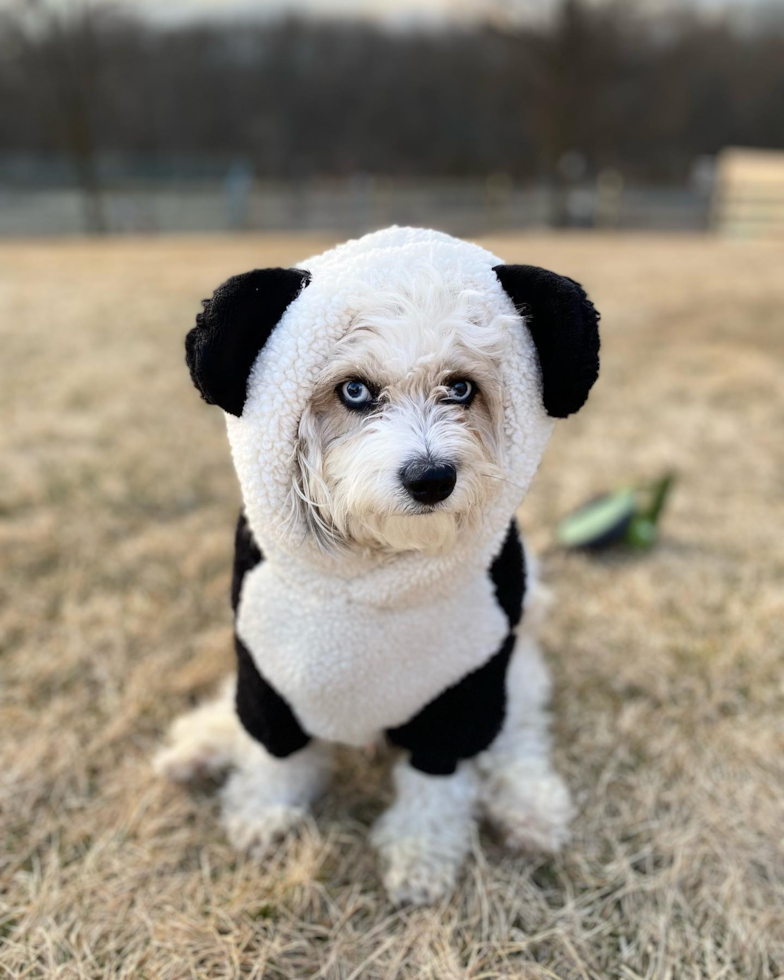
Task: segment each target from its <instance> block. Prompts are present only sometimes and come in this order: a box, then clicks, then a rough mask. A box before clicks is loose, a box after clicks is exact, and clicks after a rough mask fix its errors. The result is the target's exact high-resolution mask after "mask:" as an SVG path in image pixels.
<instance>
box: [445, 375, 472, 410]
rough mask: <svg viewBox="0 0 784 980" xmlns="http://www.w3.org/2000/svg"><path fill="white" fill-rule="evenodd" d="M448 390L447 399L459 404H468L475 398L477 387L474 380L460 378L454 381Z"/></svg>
mask: <svg viewBox="0 0 784 980" xmlns="http://www.w3.org/2000/svg"><path fill="white" fill-rule="evenodd" d="M447 390H448V392H449V394H448V395H447V401H450V402H455V403H456V404H458V405H466V404H467V403H468V402H470V401H471V399H472V398H473V396H474V392H475V390H476V389H475V387H474V383H473V381H467V380H465V379H463V378H460V379H459V380H458V381H452V382H451V383H450V384H449V385H448V386H447Z"/></svg>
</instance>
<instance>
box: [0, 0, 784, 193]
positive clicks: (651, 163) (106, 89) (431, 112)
mask: <svg viewBox="0 0 784 980" xmlns="http://www.w3.org/2000/svg"><path fill="white" fill-rule="evenodd" d="M782 106H784V29H782V25H781V24H779V25H778V26H776V25H775V24H771V25H770V26H769V27H768V29H766V30H761V29H760V30H740V29H738V28H737V27H736V26H733V23H732V22H731V21H730V20H727V19H724V20H721V19H718V20H717V19H713V20H706V19H705V18H700V17H698V16H696V15H694V14H688V13H686V14H683V13H681V14H677V13H676V14H672V15H670V16H667V17H663V16H657V17H655V16H650V15H648V14H647V13H646V10H645V7H644V5H643V4H642V3H634V2H631V0H622V2H621V0H619V2H615V3H606V4H599V5H597V4H595V3H588V2H582V0H563V2H562V3H561V4H560V7H559V8H558V11H557V14H556V16H555V17H554V18H553V19H552V20H550V21H548V23H547V24H544V25H539V26H532V25H530V24H529V25H519V24H518V25H517V26H514V25H513V24H512V23H510V24H507V25H506V26H499V25H498V24H497V23H496V24H491V23H487V24H477V25H475V26H473V27H470V28H469V27H460V28H458V27H447V28H444V29H442V30H435V29H423V28H419V29H416V30H413V29H412V30H406V31H403V30H398V31H390V30H387V29H384V28H382V27H380V26H374V25H372V24H369V23H359V22H330V21H320V20H305V19H301V20H298V19H283V20H279V21H277V22H255V23H244V24H242V25H239V26H238V25H237V24H232V25H228V24H221V23H209V24H184V25H181V26H178V27H177V28H163V27H156V26H155V25H152V24H150V23H148V22H142V21H139V20H135V19H133V18H132V17H130V16H129V15H127V14H123V13H122V12H118V11H117V10H116V9H115V10H107V9H105V8H90V7H85V6H84V5H81V6H78V7H75V8H74V10H73V11H72V12H71V13H70V14H68V13H66V14H63V13H62V6H61V5H58V6H53V7H51V8H50V7H48V6H47V5H46V2H45V0H39V2H38V3H36V4H34V5H30V4H20V6H19V7H18V8H13V7H12V8H11V9H10V11H7V12H6V13H5V14H3V16H2V19H0V153H7V152H18V151H25V152H27V151H30V152H35V153H39V154H58V153H59V154H67V155H68V156H69V157H70V159H71V160H72V161H74V162H75V164H76V166H77V169H78V170H79V173H80V179H81V180H82V182H83V183H84V184H86V185H89V184H90V182H91V181H92V180H93V179H94V174H93V170H94V161H95V159H96V158H97V157H98V156H99V155H100V154H106V153H118V154H134V155H135V154H138V155H142V156H145V157H155V156H161V157H164V156H170V155H172V154H177V155H185V156H188V155H209V154H218V155H221V156H225V157H226V158H227V159H228V158H233V157H242V158H244V159H247V160H248V161H249V162H250V164H251V165H252V167H253V168H254V171H255V173H256V174H257V175H258V176H268V177H284V178H291V177H306V176H312V175H347V174H354V173H358V172H365V173H374V174H387V175H398V176H407V175H416V176H420V175H440V176H444V175H455V176H458V175H459V176H467V175H477V174H487V173H489V172H496V171H500V172H505V173H508V174H510V175H511V176H512V177H514V178H515V179H532V178H537V177H548V176H550V175H552V174H553V173H555V172H557V170H558V164H559V161H561V160H563V159H564V156H565V155H566V154H571V156H572V157H574V152H573V151H577V152H578V153H579V154H580V155H581V158H582V159H583V160H584V161H585V164H586V166H587V168H588V170H589V171H592V172H593V171H598V170H600V169H602V168H607V167H610V168H615V169H618V170H620V171H621V172H622V173H624V175H626V176H628V177H631V178H636V179H646V180H660V181H669V180H681V179H683V178H684V177H685V176H686V175H687V174H688V172H689V169H690V167H691V164H692V162H693V160H694V158H695V157H697V156H699V155H701V154H709V153H713V152H715V151H717V150H718V149H720V148H721V147H722V146H724V145H726V144H741V145H754V146H771V147H784V112H783V111H782Z"/></svg>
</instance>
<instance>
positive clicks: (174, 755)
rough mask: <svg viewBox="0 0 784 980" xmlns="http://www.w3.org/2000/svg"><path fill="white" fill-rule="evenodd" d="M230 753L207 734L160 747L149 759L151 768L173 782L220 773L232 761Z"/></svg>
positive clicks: (207, 777)
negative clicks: (200, 737) (151, 759)
mask: <svg viewBox="0 0 784 980" xmlns="http://www.w3.org/2000/svg"><path fill="white" fill-rule="evenodd" d="M233 761H234V760H233V755H232V753H231V752H229V751H227V750H226V747H225V746H224V745H221V744H216V743H215V742H213V741H211V740H210V738H209V737H206V738H202V739H189V740H187V741H179V742H175V743H174V744H173V745H167V746H164V748H162V749H160V750H159V751H158V752H157V753H156V755H155V756H154V758H153V761H152V766H153V770H154V771H155V772H156V773H157V774H158V775H159V776H163V777H164V778H166V779H170V780H172V781H173V782H175V783H189V782H192V781H196V780H200V779H211V778H213V777H215V776H220V775H222V774H223V773H224V772H225V771H226V770H227V769H228V768H229V767H230V766H231V764H232V762H233Z"/></svg>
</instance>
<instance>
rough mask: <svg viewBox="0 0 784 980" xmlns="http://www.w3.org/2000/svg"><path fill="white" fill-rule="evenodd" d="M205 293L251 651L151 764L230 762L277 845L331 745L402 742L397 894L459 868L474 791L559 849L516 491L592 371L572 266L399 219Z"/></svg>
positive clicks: (566, 808) (245, 642) (392, 855)
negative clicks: (408, 225) (232, 480)
mask: <svg viewBox="0 0 784 980" xmlns="http://www.w3.org/2000/svg"><path fill="white" fill-rule="evenodd" d="M204 307H205V308H204V312H203V313H201V314H200V315H199V317H198V318H197V325H196V327H195V328H194V329H193V330H191V332H190V333H189V335H188V338H187V341H186V348H187V361H188V365H189V367H190V370H191V374H192V377H193V380H194V382H195V384H196V386H197V387H198V388H199V390H200V391H201V393H202V395H203V396H204V398H205V399H206V400H207V401H208V402H210V403H213V404H217V405H219V406H220V407H221V408H223V409H224V411H225V412H226V419H227V426H228V435H229V441H230V443H231V448H232V453H233V457H234V464H235V467H236V470H237V474H238V477H239V481H240V486H241V488H242V494H243V501H244V509H243V513H242V515H241V516H240V522H239V525H238V528H237V540H236V558H235V569H234V582H233V589H232V597H233V605H234V609H235V613H236V621H235V627H236V629H235V633H236V647H237V654H238V674H237V679H236V682H234V681H233V682H232V684H231V685H230V686H228V687H226V688H225V689H224V691H223V693H222V694H221V695H220V696H219V697H218V699H217V700H215V701H214V702H212V703H209V704H206V705H204V706H202V707H201V708H199V709H197V710H196V711H194V712H192V713H191V714H189V715H186V716H185V717H183V718H181V719H179V720H178V721H177V722H176V723H175V724H174V726H173V728H172V731H171V739H170V745H169V747H168V748H166V749H164V750H163V751H162V752H161V753H160V755H159V757H158V767H159V769H160V771H162V772H164V773H166V774H167V775H169V776H170V777H172V778H174V779H180V780H187V779H189V778H191V777H192V776H193V775H195V774H197V773H204V772H217V771H220V770H223V769H230V770H231V771H230V774H229V777H228V781H227V783H226V784H225V786H224V788H223V791H222V803H223V818H224V824H225V827H226V830H227V833H228V835H229V837H230V839H231V841H232V842H233V843H234V844H235V845H236V846H237V847H239V848H242V849H247V850H251V851H254V852H263V851H264V850H266V849H267V848H269V847H270V845H271V844H272V843H273V842H274V841H275V840H277V839H279V837H280V836H281V835H282V834H283V833H285V832H286V831H287V830H288V829H289V828H290V827H292V825H294V824H295V823H296V822H297V821H298V820H299V819H301V817H302V815H303V814H304V813H305V812H306V809H307V807H308V805H309V804H310V803H311V801H312V800H313V799H314V798H315V796H316V795H317V794H318V793H320V792H321V791H322V790H323V789H324V788H325V787H326V786H327V783H328V779H329V773H330V746H331V744H334V743H343V744H348V745H355V746H364V745H367V744H368V743H372V742H373V741H375V740H377V739H379V738H385V739H386V740H387V741H388V742H390V743H392V744H393V745H395V746H398V747H399V748H400V749H402V750H403V751H402V753H401V757H400V759H399V761H398V762H397V764H396V768H395V786H396V791H397V795H396V800H395V802H394V804H393V805H392V807H391V808H390V809H389V810H388V811H387V812H386V813H385V814H384V815H383V816H382V817H381V818H380V820H379V822H378V823H377V825H376V826H375V827H374V829H373V832H372V839H373V841H374V843H375V845H376V847H377V848H378V850H379V852H380V855H381V859H382V864H383V866H384V881H385V884H386V887H387V889H388V891H389V894H390V896H391V898H392V899H393V901H395V902H405V901H409V902H416V903H425V902H432V901H435V900H437V899H439V898H441V897H442V896H444V895H445V894H447V893H448V892H449V891H450V890H451V889H452V887H453V886H454V883H455V881H456V878H457V875H458V873H459V871H460V867H461V864H462V862H463V860H464V858H465V855H466V853H467V851H468V848H469V846H470V842H471V837H472V831H473V827H474V822H475V821H476V820H477V819H478V817H479V816H480V815H481V814H484V815H485V816H486V817H487V818H488V819H489V820H490V821H491V822H492V823H494V824H495V825H496V826H497V827H498V828H500V830H501V832H502V834H503V835H504V837H505V839H506V840H507V842H508V843H509V844H510V845H511V846H513V847H516V848H532V849H540V850H546V851H554V850H556V849H557V848H558V847H559V846H560V845H561V844H562V843H563V842H564V840H565V839H566V838H567V834H568V824H569V819H570V814H571V806H570V802H569V796H568V793H567V790H566V787H565V786H564V784H563V782H562V781H561V779H560V778H559V777H558V776H557V775H556V774H555V773H554V772H553V770H552V769H551V766H550V762H549V744H548V734H547V726H548V718H547V713H546V703H547V700H548V695H549V681H548V676H547V672H546V670H545V667H544V665H543V662H542V659H541V657H540V654H539V651H538V649H537V645H536V640H535V636H534V630H535V625H536V623H535V620H536V615H535V606H536V602H535V590H534V583H533V581H532V574H531V566H530V562H526V559H525V554H524V551H523V548H522V545H521V542H520V539H519V536H518V533H517V528H516V525H515V522H514V513H515V510H516V509H517V507H518V506H519V504H520V502H521V500H522V499H523V497H524V495H525V493H526V491H527V490H528V487H529V485H530V483H531V480H532V479H533V476H534V473H535V471H536V468H537V466H538V464H539V461H540V458H541V456H542V452H543V450H544V448H545V445H546V443H547V441H548V439H549V437H550V434H551V431H552V428H553V425H554V420H555V418H557V417H563V416H565V415H568V414H570V413H571V412H574V411H576V410H577V409H578V408H580V406H581V405H582V404H583V402H584V401H585V399H586V397H587V395H588V392H589V389H590V388H591V386H592V384H593V382H594V381H595V379H596V376H597V373H598V349H599V338H598V315H597V314H596V312H595V310H594V308H593V306H592V305H591V303H590V301H589V300H588V299H587V297H586V295H585V293H584V292H583V290H582V288H581V287H580V286H579V285H578V284H577V283H575V282H573V281H572V280H570V279H566V278H564V277H561V276H558V275H555V274H554V273H551V272H546V271H545V270H542V269H537V268H535V267H532V266H509V265H503V264H502V263H501V260H500V259H499V258H497V257H496V256H493V255H491V254H490V253H489V252H487V251H485V250H484V249H482V248H479V247H478V246H476V245H470V244H467V243H465V242H461V241H458V240H456V239H453V238H450V237H449V236H447V235H443V234H439V233H436V232H432V231H423V230H416V229H405V228H403V229H401V228H390V229H387V230H386V231H382V232H378V233H376V234H373V235H368V236H366V237H365V238H362V239H360V240H359V241H353V242H348V243H347V244H345V245H342V246H340V247H338V248H336V249H333V250H331V251H329V252H326V253H325V254H323V255H320V256H317V257H315V258H312V259H309V260H306V261H304V262H302V263H301V264H300V266H299V267H298V268H296V269H263V270H256V271H254V272H250V273H246V274H244V275H240V276H236V277H234V278H233V279H230V280H229V281H228V282H227V283H224V284H223V285H222V286H221V287H220V288H219V289H218V290H217V291H216V292H215V294H214V296H213V297H212V299H211V300H209V301H205V304H204Z"/></svg>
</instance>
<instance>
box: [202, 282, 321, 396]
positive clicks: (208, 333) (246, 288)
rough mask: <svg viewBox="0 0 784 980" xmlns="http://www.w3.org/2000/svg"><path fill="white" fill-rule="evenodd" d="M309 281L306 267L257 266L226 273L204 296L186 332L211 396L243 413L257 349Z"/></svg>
mask: <svg viewBox="0 0 784 980" xmlns="http://www.w3.org/2000/svg"><path fill="white" fill-rule="evenodd" d="M309 282H310V273H309V272H305V271H304V270H303V269H254V270H253V272H245V273H243V274H242V275H240V276H232V277H231V279H227V280H226V282H224V283H223V285H222V286H218V288H217V289H216V290H215V292H214V293H213V296H212V299H205V300H203V301H202V302H203V305H204V310H203V312H202V313H199V315H198V316H197V317H196V326H195V327H194V328H193V329H192V330H190V331H189V333H188V335H187V337H186V338H185V362H186V364H187V365H188V367H189V368H190V372H191V377H192V378H193V383H194V384H195V385H196V387H197V388H198V389H199V391H200V392H201V396H202V398H203V399H204V400H205V401H206V402H209V404H210V405H219V406H220V407H221V408H222V409H223V410H224V411H226V412H230V413H231V414H232V415H237V416H239V415H242V408H243V406H244V404H245V394H246V388H247V385H248V376H249V375H250V369H251V368H252V367H253V362H254V361H255V360H256V355H257V354H258V352H259V351H260V350H261V348H262V347H263V346H264V344H266V342H267V339H268V338H269V335H270V334H271V333H272V331H273V330H274V328H275V325H276V324H277V322H278V321H279V320H280V318H281V317H282V316H283V314H284V313H285V311H286V307H287V306H288V305H289V303H290V302H291V301H292V300H293V299H296V297H297V296H299V294H300V293H301V292H302V290H303V289H304V288H305V286H307V284H308V283H309Z"/></svg>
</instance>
